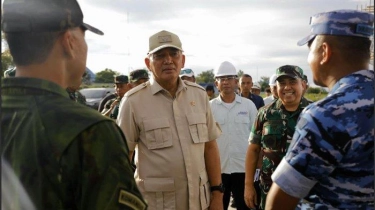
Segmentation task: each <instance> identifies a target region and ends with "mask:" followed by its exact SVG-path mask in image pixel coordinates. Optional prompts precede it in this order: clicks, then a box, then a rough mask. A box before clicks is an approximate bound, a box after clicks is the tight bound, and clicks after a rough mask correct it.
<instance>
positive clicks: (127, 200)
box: [118, 189, 146, 209]
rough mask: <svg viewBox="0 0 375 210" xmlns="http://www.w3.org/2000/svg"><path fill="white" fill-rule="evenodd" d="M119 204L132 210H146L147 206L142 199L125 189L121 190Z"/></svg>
mask: <svg viewBox="0 0 375 210" xmlns="http://www.w3.org/2000/svg"><path fill="white" fill-rule="evenodd" d="M118 202H119V203H120V204H122V205H125V206H127V207H130V208H132V209H146V204H144V203H143V202H142V200H141V199H139V198H138V197H137V196H135V195H133V194H131V193H129V192H127V191H125V190H123V189H120V193H119V197H118Z"/></svg>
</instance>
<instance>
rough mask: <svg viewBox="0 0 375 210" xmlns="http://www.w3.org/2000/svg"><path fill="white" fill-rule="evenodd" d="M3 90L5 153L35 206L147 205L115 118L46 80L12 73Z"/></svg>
mask: <svg viewBox="0 0 375 210" xmlns="http://www.w3.org/2000/svg"><path fill="white" fill-rule="evenodd" d="M1 94H2V95H1V96H2V99H3V101H2V104H1V109H2V115H1V126H2V128H1V130H2V132H1V140H2V141H1V155H2V158H3V159H4V160H6V161H7V162H8V163H9V165H10V166H11V168H12V169H13V170H14V172H15V174H16V175H17V177H18V179H19V180H20V182H21V183H22V185H23V186H24V188H25V190H26V192H27V193H28V194H29V196H30V198H31V201H32V202H33V203H34V205H35V207H36V209H41V210H42V209H145V208H146V207H147V206H146V203H145V201H144V200H143V198H142V196H141V194H140V192H139V190H138V188H137V186H136V183H135V180H134V178H133V172H132V169H131V167H130V162H129V158H128V153H129V150H128V147H127V144H126V143H125V142H126V139H125V137H124V135H123V133H122V132H121V130H120V128H119V127H118V126H117V125H116V124H115V122H113V121H112V120H110V119H108V118H106V117H104V116H102V115H101V114H100V113H98V112H97V111H96V110H92V109H87V108H85V107H84V106H82V105H80V104H78V103H76V102H73V101H72V100H70V99H69V96H68V93H67V92H66V90H64V89H62V88H61V87H60V86H58V85H56V84H55V83H52V82H49V81H46V80H40V79H32V78H5V79H3V80H2V93H1ZM13 196H14V197H15V198H16V197H17V196H18V195H17V194H15V195H13Z"/></svg>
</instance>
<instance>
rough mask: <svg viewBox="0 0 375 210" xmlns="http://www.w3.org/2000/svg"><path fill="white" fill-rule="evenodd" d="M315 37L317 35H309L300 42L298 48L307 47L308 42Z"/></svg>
mask: <svg viewBox="0 0 375 210" xmlns="http://www.w3.org/2000/svg"><path fill="white" fill-rule="evenodd" d="M315 36H316V34H310V35H308V36H307V37H305V38H303V39H301V40H299V41H298V42H297V45H298V46H302V45H305V44H306V43H307V42H309V41H310V40H312V39H313V38H314V37H315Z"/></svg>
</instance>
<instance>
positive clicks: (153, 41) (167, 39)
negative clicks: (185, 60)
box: [147, 30, 183, 54]
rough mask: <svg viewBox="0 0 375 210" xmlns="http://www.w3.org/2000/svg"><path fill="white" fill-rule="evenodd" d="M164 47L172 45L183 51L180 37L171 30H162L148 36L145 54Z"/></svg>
mask: <svg viewBox="0 0 375 210" xmlns="http://www.w3.org/2000/svg"><path fill="white" fill-rule="evenodd" d="M166 47H173V48H176V49H179V50H181V51H183V50H182V44H181V41H180V38H179V37H178V36H177V35H176V34H174V33H172V32H169V31H164V30H163V31H160V32H158V33H156V34H154V35H152V36H151V37H150V39H149V50H148V53H147V54H152V53H154V52H156V51H159V50H161V49H164V48H166Z"/></svg>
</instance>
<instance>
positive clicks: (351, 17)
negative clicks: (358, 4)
mask: <svg viewBox="0 0 375 210" xmlns="http://www.w3.org/2000/svg"><path fill="white" fill-rule="evenodd" d="M373 24H374V15H373V14H370V13H367V12H361V11H357V10H335V11H331V12H323V13H319V14H316V15H314V16H312V17H311V18H310V25H311V32H310V35H308V36H307V37H305V38H303V39H301V40H300V41H299V42H297V45H299V46H302V45H304V44H306V43H307V42H309V41H310V40H312V39H313V38H315V36H316V35H320V34H324V35H336V36H357V37H370V36H372V35H373V33H374V27H373Z"/></svg>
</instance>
